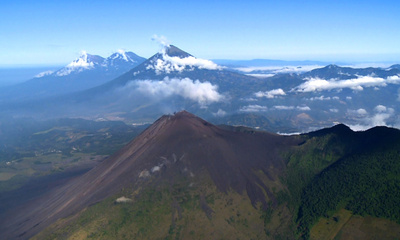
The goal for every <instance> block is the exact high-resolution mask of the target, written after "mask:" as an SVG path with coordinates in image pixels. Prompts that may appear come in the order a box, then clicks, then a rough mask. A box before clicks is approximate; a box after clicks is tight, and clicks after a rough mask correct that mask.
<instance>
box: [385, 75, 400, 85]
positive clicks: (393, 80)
mask: <svg viewBox="0 0 400 240" xmlns="http://www.w3.org/2000/svg"><path fill="white" fill-rule="evenodd" d="M387 80H388V82H389V83H394V84H398V83H400V77H399V76H398V75H395V76H390V77H388V78H387Z"/></svg>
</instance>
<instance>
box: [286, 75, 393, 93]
mask: <svg viewBox="0 0 400 240" xmlns="http://www.w3.org/2000/svg"><path fill="white" fill-rule="evenodd" d="M388 83H391V84H399V83H400V77H399V76H397V75H396V76H390V77H387V78H386V79H384V78H379V77H372V76H360V77H359V78H354V79H347V80H334V79H331V80H325V79H321V78H306V79H305V82H304V83H302V84H300V85H299V86H297V87H296V88H294V89H293V90H292V91H297V92H316V91H324V90H332V89H343V88H350V89H353V90H356V91H362V90H363V89H364V87H379V86H382V87H385V86H386V85H387V84H388Z"/></svg>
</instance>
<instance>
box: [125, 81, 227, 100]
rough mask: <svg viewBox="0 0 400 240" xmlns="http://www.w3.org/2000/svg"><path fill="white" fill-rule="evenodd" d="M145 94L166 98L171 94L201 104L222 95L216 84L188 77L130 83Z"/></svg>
mask: <svg viewBox="0 0 400 240" xmlns="http://www.w3.org/2000/svg"><path fill="white" fill-rule="evenodd" d="M129 87H133V88H134V89H136V90H137V91H138V92H140V93H142V94H144V95H145V96H149V97H153V98H166V97H170V96H173V95H177V96H181V97H183V98H185V99H190V100H192V101H195V102H197V103H199V104H200V105H202V106H206V105H208V104H211V103H214V102H219V101H222V99H223V95H222V94H220V93H219V92H218V86H217V85H213V84H211V83H210V82H200V81H199V80H194V81H193V80H191V79H190V78H183V79H178V78H172V79H170V78H168V77H166V78H164V80H162V81H155V80H139V81H134V82H132V83H130V86H129Z"/></svg>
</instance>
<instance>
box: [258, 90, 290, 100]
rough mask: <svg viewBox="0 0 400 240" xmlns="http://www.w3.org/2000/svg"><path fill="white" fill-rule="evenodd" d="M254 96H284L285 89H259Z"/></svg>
mask: <svg viewBox="0 0 400 240" xmlns="http://www.w3.org/2000/svg"><path fill="white" fill-rule="evenodd" d="M255 95H256V97H259V98H261V97H266V98H275V97H276V96H284V95H286V93H285V91H283V89H282V88H278V89H273V90H271V91H265V92H262V91H259V92H256V93H255Z"/></svg>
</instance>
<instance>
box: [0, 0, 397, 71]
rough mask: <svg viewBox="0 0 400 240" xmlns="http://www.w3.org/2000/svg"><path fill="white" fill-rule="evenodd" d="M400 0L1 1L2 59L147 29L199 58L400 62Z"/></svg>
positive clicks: (70, 56) (138, 44)
mask: <svg viewBox="0 0 400 240" xmlns="http://www.w3.org/2000/svg"><path fill="white" fill-rule="evenodd" d="M399 9H400V3H399V1H386V0H381V1H370V0H366V1H342V0H336V1H314V0H312V1H307V0H305V1H282V0H281V1H234V0H231V1H207V0H205V1H187V0H186V1H174V0H171V1H151V0H149V1H118V0H116V1H101V0H97V1H75V0H70V1H51V2H50V1H40V0H37V1H30V0H25V1H19V0H16V1H7V2H5V1H2V2H1V3H0V52H1V54H0V66H10V65H21V64H22V65H59V64H61V65H62V64H66V63H68V62H70V61H72V60H74V59H75V58H77V57H78V56H79V53H80V52H81V51H82V50H86V51H87V52H88V53H91V54H97V55H101V56H103V57H107V56H109V55H110V54H111V53H113V52H115V51H116V50H118V49H125V50H129V51H133V52H135V53H137V54H138V55H140V56H143V57H146V58H147V57H150V56H151V55H153V54H154V53H156V52H157V51H158V50H159V48H160V47H159V45H158V44H157V43H155V42H153V41H151V38H152V36H153V35H154V34H157V35H162V36H165V37H167V38H168V40H169V42H170V43H172V44H174V45H176V46H178V47H180V48H181V49H183V50H185V51H187V52H189V53H191V54H193V55H194V56H197V57H201V58H207V59H222V58H223V59H254V58H266V59H284V60H333V61H359V62H362V61H368V62H374V61H376V62H381V61H391V62H400V44H399V43H400V42H399V39H400V15H399V13H398V10H399Z"/></svg>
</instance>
